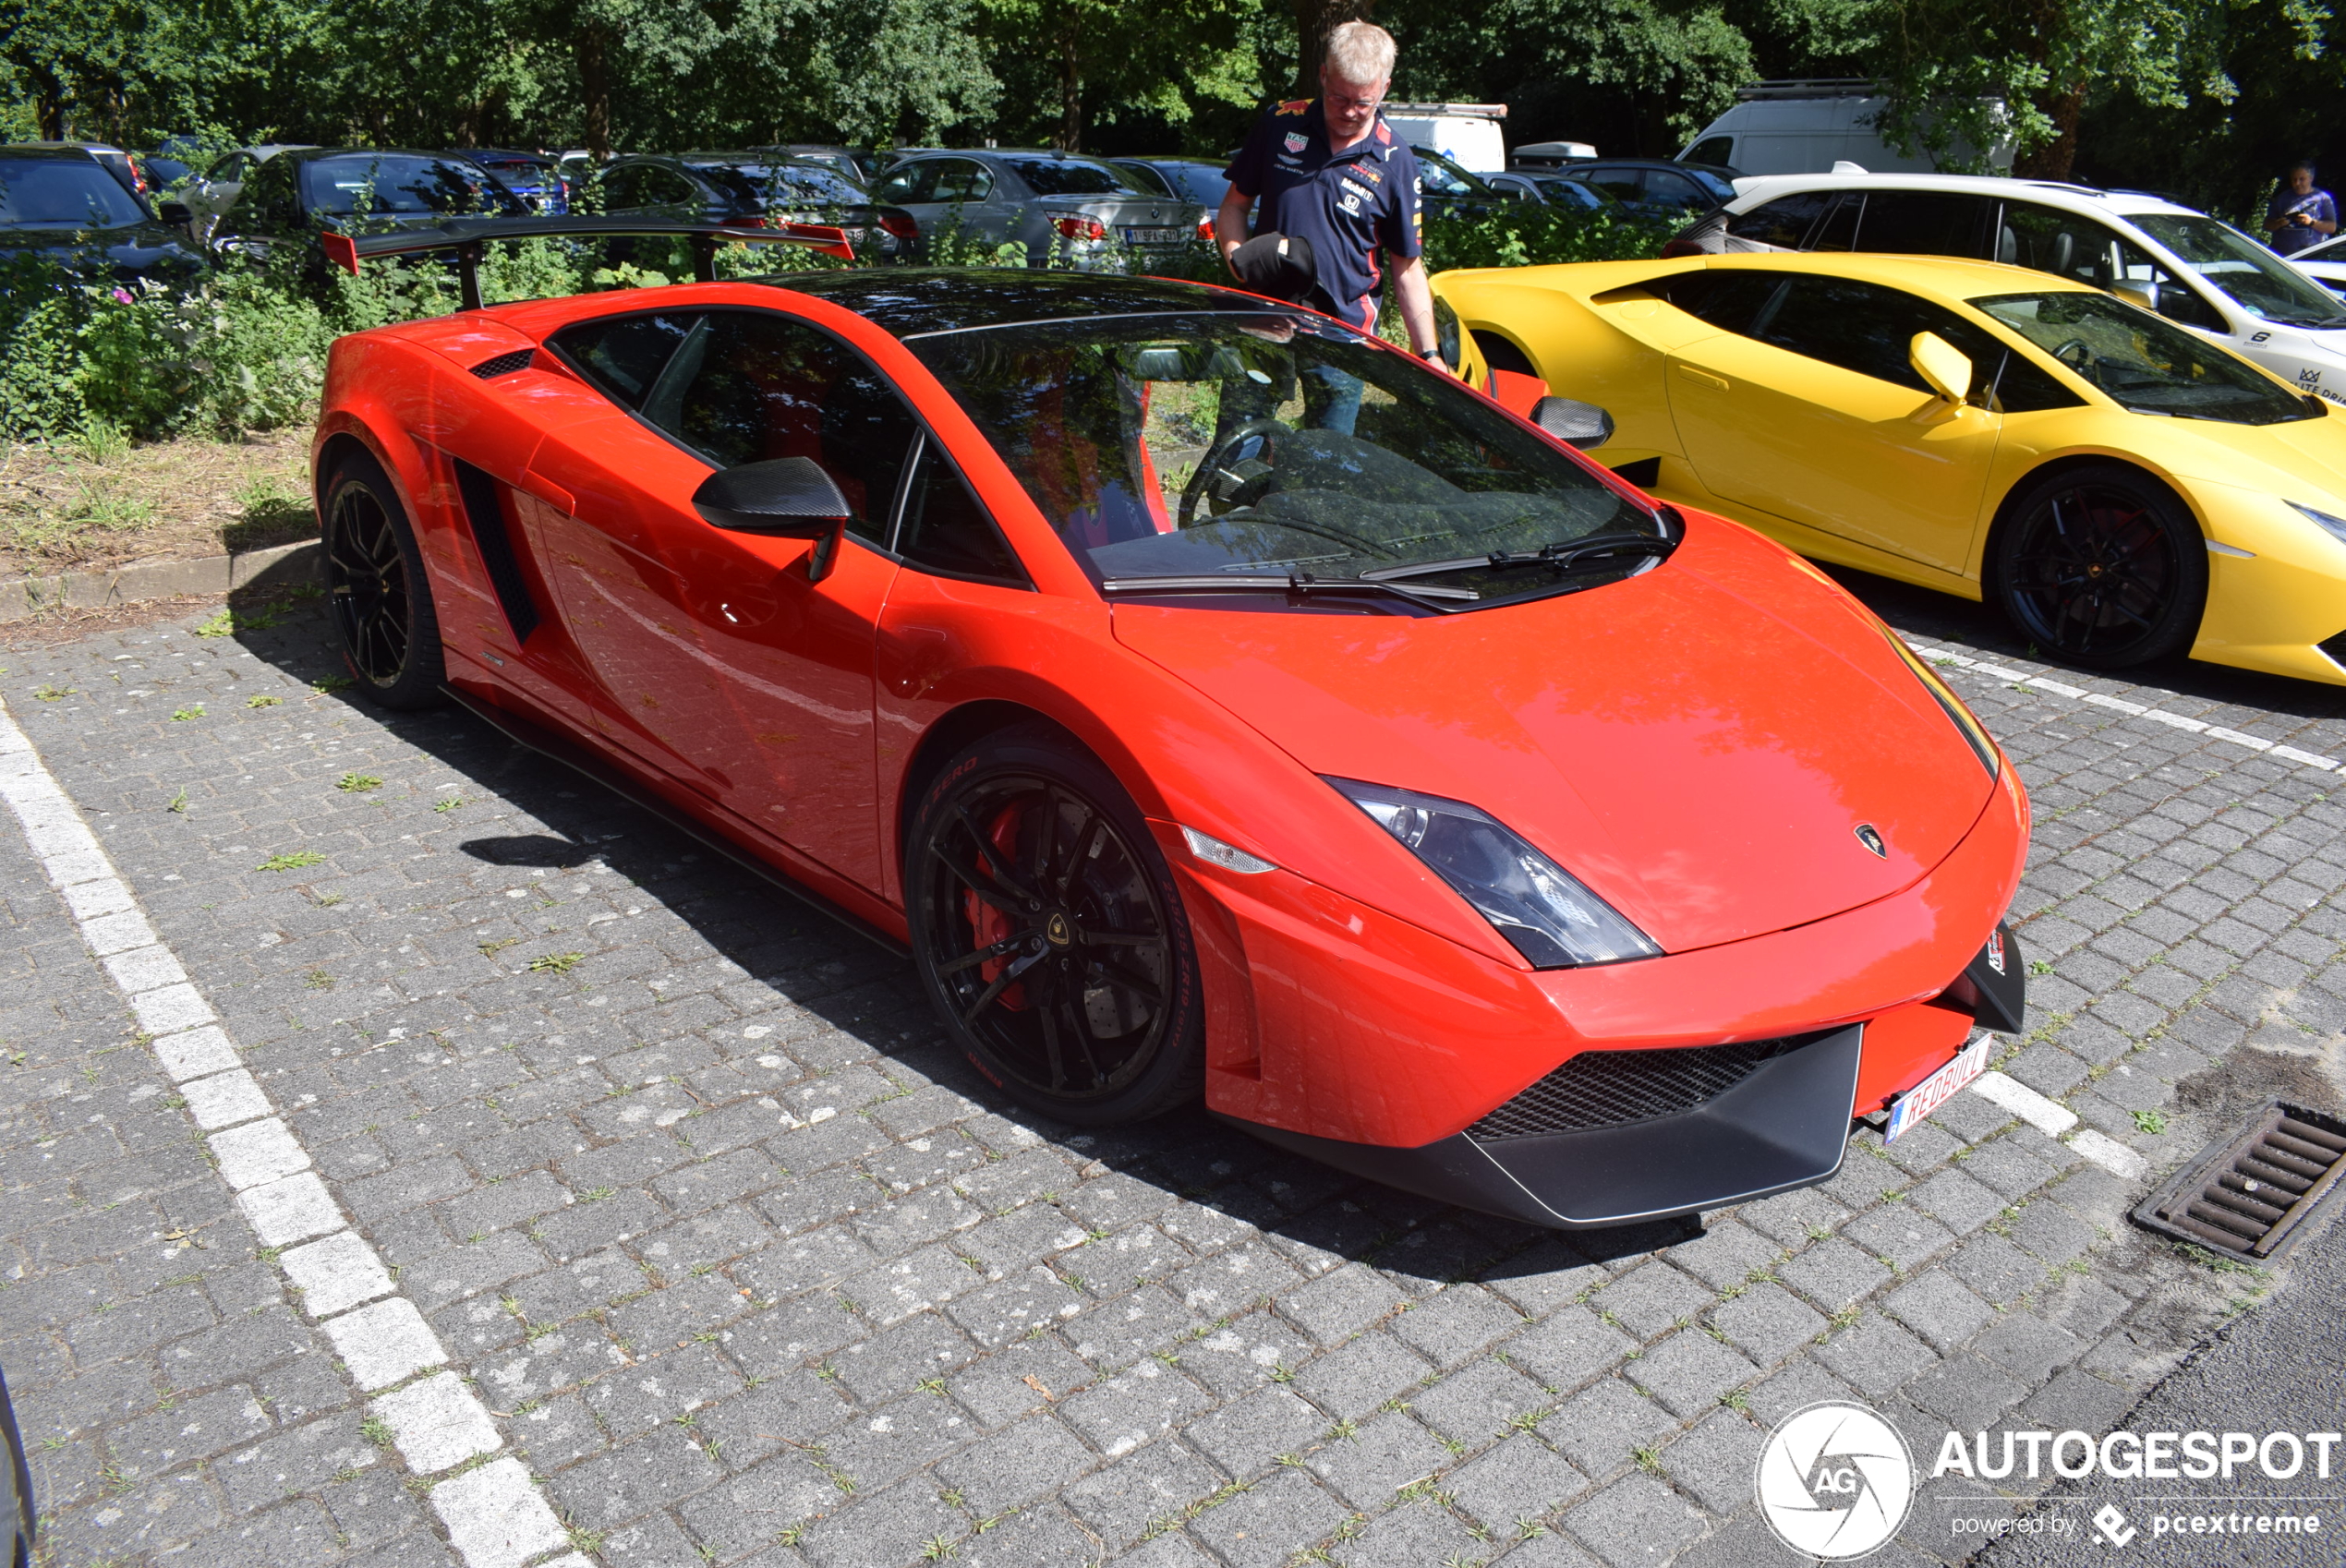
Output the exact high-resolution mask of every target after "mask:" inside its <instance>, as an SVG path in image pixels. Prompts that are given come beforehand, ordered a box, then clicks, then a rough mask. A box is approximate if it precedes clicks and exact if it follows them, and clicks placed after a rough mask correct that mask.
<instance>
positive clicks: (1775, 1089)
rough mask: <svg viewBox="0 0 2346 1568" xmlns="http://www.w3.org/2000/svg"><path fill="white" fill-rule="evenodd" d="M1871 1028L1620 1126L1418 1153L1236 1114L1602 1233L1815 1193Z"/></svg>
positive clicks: (1370, 1162) (1829, 1039)
mask: <svg viewBox="0 0 2346 1568" xmlns="http://www.w3.org/2000/svg"><path fill="white" fill-rule="evenodd" d="M1864 1033H1865V1026H1864V1025H1863V1024H1852V1025H1850V1026H1849V1027H1848V1028H1846V1029H1838V1030H1834V1031H1832V1033H1830V1034H1824V1035H1820V1036H1819V1037H1818V1038H1816V1039H1814V1040H1812V1041H1810V1042H1808V1043H1807V1044H1805V1045H1802V1046H1800V1047H1798V1048H1797V1049H1796V1050H1792V1051H1787V1052H1785V1053H1784V1055H1780V1056H1775V1057H1772V1058H1771V1059H1770V1060H1769V1061H1767V1062H1766V1063H1764V1064H1763V1065H1761V1066H1760V1067H1759V1068H1758V1069H1756V1070H1755V1071H1753V1072H1752V1073H1751V1074H1750V1075H1749V1076H1748V1077H1747V1078H1745V1079H1744V1080H1742V1081H1741V1082H1740V1083H1737V1084H1736V1085H1735V1087H1733V1088H1732V1089H1729V1090H1727V1091H1726V1092H1723V1093H1722V1094H1719V1095H1716V1096H1714V1097H1713V1098H1711V1099H1710V1100H1708V1101H1705V1102H1704V1103H1703V1104H1700V1105H1698V1106H1696V1107H1695V1108H1694V1109H1693V1110H1690V1111H1682V1112H1679V1113H1677V1114H1675V1115H1673V1116H1653V1117H1649V1118H1648V1119H1646V1120H1644V1121H1640V1122H1632V1123H1630V1124H1628V1125H1626V1126H1623V1127H1606V1128H1589V1129H1586V1130H1583V1131H1578V1132H1551V1133H1539V1134H1535V1135H1532V1136H1530V1137H1525V1138H1505V1139H1493V1140H1487V1141H1484V1140H1475V1139H1471V1138H1469V1137H1468V1136H1467V1135H1466V1134H1465V1133H1462V1132H1461V1133H1457V1134H1455V1135H1453V1136H1451V1137H1449V1138H1444V1139H1437V1140H1435V1141H1433V1142H1432V1143H1427V1144H1421V1145H1420V1146H1418V1147H1416V1148H1413V1149H1397V1148H1388V1147H1385V1146H1383V1145H1379V1144H1373V1143H1348V1142H1345V1141H1343V1140H1338V1139H1333V1138H1317V1137H1313V1136H1312V1134H1309V1133H1301V1132H1291V1131H1289V1130H1288V1129H1287V1128H1276V1127H1267V1126H1264V1125H1263V1124H1262V1123H1259V1122H1249V1121H1240V1120H1239V1119H1238V1118H1237V1117H1235V1116H1226V1117H1224V1118H1223V1119H1224V1120H1226V1121H1228V1122H1229V1123H1230V1125H1231V1126H1233V1127H1237V1128H1242V1129H1243V1130H1245V1131H1247V1132H1250V1133H1252V1134H1253V1135H1254V1136H1255V1137H1257V1138H1260V1139H1262V1140H1264V1141H1265V1142H1267V1143H1271V1144H1275V1145H1276V1146H1277V1147H1279V1148H1282V1149H1287V1150H1290V1151H1292V1152H1295V1153H1298V1154H1302V1155H1305V1156H1308V1157H1309V1158H1311V1159H1314V1160H1318V1161H1320V1162H1321V1163H1323V1164H1329V1165H1334V1166H1335V1167H1336V1169H1338V1170H1342V1171H1349V1172H1351V1173H1352V1174H1353V1175H1355V1176H1367V1177H1369V1178H1370V1179H1372V1180H1373V1181H1381V1182H1384V1183H1385V1184H1386V1185H1388V1186H1392V1187H1397V1188H1402V1189H1403V1190H1404V1191H1408V1192H1415V1193H1419V1194H1421V1195H1422V1196H1424V1197H1427V1198H1433V1199H1438V1200H1442V1201H1444V1202H1447V1203H1456V1204H1457V1205H1459V1206H1460V1207H1461V1208H1467V1209H1476V1210H1480V1211H1481V1212H1484V1213H1488V1214H1502V1215H1505V1216H1506V1217H1507V1218H1509V1219H1516V1220H1523V1221H1526V1222H1528V1223H1530V1224H1536V1225H1546V1226H1549V1227H1551V1228H1554V1229H1557V1230H1595V1229H1600V1228H1602V1227H1603V1226H1606V1225H1626V1224H1638V1223H1639V1222H1641V1221H1645V1220H1658V1219H1666V1218H1669V1217H1671V1216H1673V1215H1677V1214H1694V1213H1699V1212H1702V1211H1704V1210H1706V1209H1723V1208H1727V1207H1729V1206H1731V1205H1733V1204H1736V1203H1745V1202H1749V1201H1750V1200H1753V1199H1758V1198H1765V1197H1767V1196H1769V1195H1770V1194H1772V1193H1777V1192H1788V1191H1790V1190H1792V1189H1793V1188H1800V1187H1813V1186H1814V1185H1816V1184H1817V1183H1818V1182H1820V1181H1825V1180H1827V1179H1829V1178H1830V1177H1831V1176H1832V1174H1833V1173H1834V1172H1835V1171H1837V1170H1839V1169H1840V1168H1841V1157H1842V1152H1843V1151H1844V1149H1845V1148H1846V1146H1847V1144H1848V1140H1849V1126H1850V1118H1849V1105H1850V1101H1851V1098H1852V1096H1853V1095H1854V1094H1855V1093H1856V1084H1857V1065H1858V1060H1859V1057H1860V1055H1861V1054H1862V1049H1863V1038H1864Z"/></svg>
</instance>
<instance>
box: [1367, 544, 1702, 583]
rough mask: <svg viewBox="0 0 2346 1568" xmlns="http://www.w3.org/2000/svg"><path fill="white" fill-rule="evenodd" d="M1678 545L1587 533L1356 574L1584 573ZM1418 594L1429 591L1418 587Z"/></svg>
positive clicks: (1377, 578)
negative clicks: (1611, 560)
mask: <svg viewBox="0 0 2346 1568" xmlns="http://www.w3.org/2000/svg"><path fill="white" fill-rule="evenodd" d="M1677 548H1678V541H1677V540H1675V539H1671V538H1664V537H1662V536H1661V535H1659V534H1591V535H1590V536H1589V537H1586V538H1580V539H1562V540H1558V541H1557V542H1556V543H1554V544H1552V545H1542V547H1541V548H1540V549H1536V550H1501V551H1499V552H1498V553H1496V554H1494V555H1469V556H1461V557H1459V558H1458V559H1457V560H1456V561H1417V562H1414V563H1412V564H1410V565H1408V566H1380V567H1378V568H1377V569H1376V570H1375V571H1373V572H1363V573H1360V581H1362V582H1364V583H1390V582H1394V581H1397V580H1398V579H1402V578H1409V577H1438V576H1441V575H1442V574H1443V573H1447V572H1477V571H1481V572H1506V571H1511V570H1514V569H1516V568H1518V567H1526V566H1541V567H1545V568H1547V569H1548V570H1549V571H1551V572H1555V573H1566V572H1587V571H1592V570H1598V569H1600V565H1598V564H1591V563H1604V558H1606V557H1608V556H1617V555H1621V554H1624V553H1626V554H1630V555H1634V556H1639V557H1644V556H1666V555H1668V554H1669V553H1670V552H1671V551H1672V550H1674V549H1677ZM1417 591H1418V592H1420V593H1430V592H1432V591H1433V590H1431V589H1425V588H1421V589H1419V590H1417Z"/></svg>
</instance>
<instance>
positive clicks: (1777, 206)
mask: <svg viewBox="0 0 2346 1568" xmlns="http://www.w3.org/2000/svg"><path fill="white" fill-rule="evenodd" d="M1714 139H1723V138H1714ZM1840 199H1841V196H1840V193H1839V192H1837V191H1831V190H1804V191H1802V192H1801V193H1800V194H1799V195H1797V196H1780V197H1778V198H1776V199H1775V200H1773V201H1766V202H1762V203H1760V205H1759V206H1757V207H1754V208H1753V209H1752V210H1751V211H1748V212H1738V213H1736V214H1735V215H1734V216H1733V217H1730V218H1729V219H1728V220H1727V233H1728V234H1729V235H1732V236H1734V237H1735V238H1736V239H1740V240H1747V241H1749V242H1751V243H1752V244H1754V245H1765V246H1772V247H1774V248H1776V249H1778V250H1799V249H1802V248H1804V247H1805V245H1806V243H1807V241H1808V231H1809V230H1811V229H1813V228H1815V227H1816V226H1817V220H1818V219H1819V218H1821V217H1823V216H1824V214H1825V210H1826V209H1827V208H1829V207H1831V206H1832V204H1833V203H1834V202H1836V201H1838V200H1840Z"/></svg>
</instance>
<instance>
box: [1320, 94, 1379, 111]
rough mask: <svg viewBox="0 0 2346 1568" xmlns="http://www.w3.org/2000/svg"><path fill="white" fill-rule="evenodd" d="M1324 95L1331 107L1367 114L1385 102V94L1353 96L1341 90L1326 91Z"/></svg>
mask: <svg viewBox="0 0 2346 1568" xmlns="http://www.w3.org/2000/svg"><path fill="white" fill-rule="evenodd" d="M1323 96H1324V97H1325V98H1326V100H1327V105H1328V107H1329V108H1331V109H1343V110H1347V111H1350V112H1354V113H1360V114H1365V113H1367V112H1368V111H1370V110H1372V109H1374V108H1376V107H1377V106H1378V105H1379V104H1381V103H1384V102H1385V98H1384V95H1383V94H1379V95H1378V96H1377V97H1374V98H1352V97H1348V96H1347V95H1346V94H1344V93H1341V92H1329V93H1324V94H1323Z"/></svg>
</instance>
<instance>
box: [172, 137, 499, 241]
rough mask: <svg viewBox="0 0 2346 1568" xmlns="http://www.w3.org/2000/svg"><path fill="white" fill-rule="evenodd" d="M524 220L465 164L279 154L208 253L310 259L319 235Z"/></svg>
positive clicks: (379, 153)
mask: <svg viewBox="0 0 2346 1568" xmlns="http://www.w3.org/2000/svg"><path fill="white" fill-rule="evenodd" d="M528 215H529V209H528V208H526V207H525V206H523V205H522V201H521V198H519V197H517V196H515V195H514V193H513V192H512V191H510V190H507V189H506V188H505V187H504V186H503V184H502V183H501V182H500V181H499V180H498V178H497V176H496V175H492V174H490V172H489V171H488V170H486V169H484V168H482V167H480V166H479V165H478V163H471V162H469V161H467V160H466V159H462V158H451V157H447V156H445V155H444V154H441V153H438V152H419V151H411V150H406V149H401V148H387V149H376V148H348V147H312V148H305V149H302V150H300V151H285V152H280V153H278V154H277V155H276V156H275V157H273V158H271V159H269V160H268V161H267V162H265V163H262V164H260V167H259V168H257V169H255V170H254V171H253V173H252V175H251V177H250V178H249V179H247V180H246V181H245V182H244V183H243V184H242V186H241V187H239V188H238V190H237V192H236V201H235V202H234V203H233V204H231V205H230V206H229V208H228V210H227V211H224V212H223V213H222V214H221V215H220V221H219V222H218V223H216V224H214V225H213V227H212V242H211V243H212V251H213V253H214V254H215V255H220V254H228V253H235V254H240V255H244V256H248V257H253V258H256V259H258V258H260V257H264V256H266V255H268V254H269V253H270V251H271V249H272V248H273V247H276V246H279V245H285V244H292V245H295V246H297V247H300V248H301V249H302V251H303V252H304V253H305V254H307V255H308V256H310V257H312V258H317V257H318V250H317V246H316V244H315V243H314V242H315V238H316V235H317V234H318V231H319V230H320V229H338V230H343V231H345V232H357V231H363V230H374V229H382V228H423V227H429V226H430V225H433V224H436V223H442V222H444V221H445V220H447V219H449V218H454V217H501V218H522V217H526V216H528ZM320 264H322V259H320Z"/></svg>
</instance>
